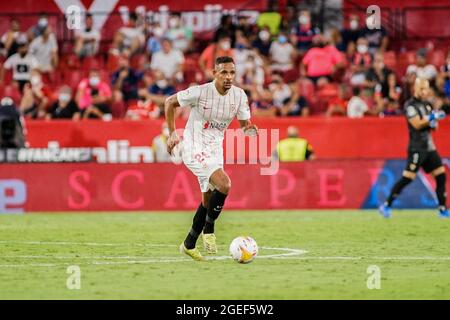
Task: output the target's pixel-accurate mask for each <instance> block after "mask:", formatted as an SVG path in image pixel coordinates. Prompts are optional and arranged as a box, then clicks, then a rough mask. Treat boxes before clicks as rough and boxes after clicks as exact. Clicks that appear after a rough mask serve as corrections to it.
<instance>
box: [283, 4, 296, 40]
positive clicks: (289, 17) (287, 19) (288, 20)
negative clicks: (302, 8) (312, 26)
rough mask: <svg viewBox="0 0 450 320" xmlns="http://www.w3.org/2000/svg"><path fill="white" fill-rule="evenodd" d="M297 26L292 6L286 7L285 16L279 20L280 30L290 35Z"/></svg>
mask: <svg viewBox="0 0 450 320" xmlns="http://www.w3.org/2000/svg"><path fill="white" fill-rule="evenodd" d="M297 25H298V17H297V11H296V10H295V8H294V7H292V6H287V7H286V14H285V15H284V16H283V19H282V20H281V26H280V29H281V31H282V32H283V33H286V34H290V33H291V30H293V29H295V28H296V27H297Z"/></svg>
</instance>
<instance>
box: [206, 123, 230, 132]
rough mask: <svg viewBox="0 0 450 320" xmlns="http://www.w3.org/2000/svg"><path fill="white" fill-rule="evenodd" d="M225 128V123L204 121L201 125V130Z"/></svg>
mask: <svg viewBox="0 0 450 320" xmlns="http://www.w3.org/2000/svg"><path fill="white" fill-rule="evenodd" d="M226 128H227V123H226V122H216V121H206V122H205V124H204V125H203V129H218V130H225V129H226Z"/></svg>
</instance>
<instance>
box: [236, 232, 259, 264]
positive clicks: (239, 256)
mask: <svg viewBox="0 0 450 320" xmlns="http://www.w3.org/2000/svg"><path fill="white" fill-rule="evenodd" d="M230 254H231V257H232V258H233V259H234V260H235V261H237V262H239V263H249V262H252V261H253V259H255V257H256V256H257V255H258V245H257V244H256V241H255V239H253V238H252V237H248V236H246V237H244V236H241V237H237V238H236V239H234V240H233V241H232V242H231V244H230Z"/></svg>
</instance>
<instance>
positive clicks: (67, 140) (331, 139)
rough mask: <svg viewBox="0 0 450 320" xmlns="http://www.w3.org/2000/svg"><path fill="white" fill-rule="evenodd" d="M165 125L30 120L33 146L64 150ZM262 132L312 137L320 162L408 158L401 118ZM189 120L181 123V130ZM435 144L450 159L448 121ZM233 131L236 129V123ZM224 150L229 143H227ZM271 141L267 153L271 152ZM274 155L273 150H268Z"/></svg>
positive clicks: (141, 140)
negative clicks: (55, 145) (53, 144)
mask: <svg viewBox="0 0 450 320" xmlns="http://www.w3.org/2000/svg"><path fill="white" fill-rule="evenodd" d="M161 121H162V120H155V121H126V120H115V121H111V122H101V121H95V120H93V121H81V122H73V121H52V122H49V121H28V122H27V123H26V126H27V130H28V136H27V140H28V142H29V143H30V147H35V148H36V147H47V146H48V143H49V141H57V142H58V143H59V145H60V147H107V143H108V141H120V140H125V141H128V144H129V146H150V145H151V142H152V139H153V137H155V136H156V135H158V134H159V133H160V130H161ZM253 121H254V122H255V123H256V124H257V125H258V127H259V128H260V129H265V130H267V132H268V134H269V135H270V133H271V131H273V130H278V131H279V136H280V139H282V138H284V137H286V129H287V127H288V126H290V125H294V126H297V127H298V128H299V131H300V135H301V136H302V137H305V138H306V139H308V141H309V142H310V143H311V145H312V146H313V148H314V150H315V153H316V155H317V157H318V158H319V159H336V158H339V159H342V158H345V159H355V158H356V159H375V158H376V159H396V158H397V159H398V158H405V157H406V148H407V143H408V131H407V128H406V121H405V119H404V118H403V117H391V118H364V119H348V118H325V117H311V118H270V119H264V118H259V119H258V118H255V119H253ZM184 124H185V122H184V121H183V120H180V121H179V122H178V123H177V127H178V128H183V127H184ZM439 125H440V127H439V130H437V132H436V133H434V140H435V142H436V145H437V148H438V150H439V152H440V153H441V155H442V156H444V157H450V139H449V138H448V137H449V136H450V120H448V119H446V120H444V121H441V122H440V124H439ZM230 128H238V123H237V121H234V122H233V123H232V125H231V126H230ZM225 146H226V144H225ZM274 148H275V146H274V145H271V143H270V139H268V140H267V150H273V149H274ZM269 153H270V152H269Z"/></svg>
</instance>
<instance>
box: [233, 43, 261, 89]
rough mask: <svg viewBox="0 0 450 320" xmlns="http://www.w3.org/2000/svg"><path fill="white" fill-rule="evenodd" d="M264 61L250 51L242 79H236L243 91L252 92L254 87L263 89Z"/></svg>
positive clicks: (254, 52)
mask: <svg viewBox="0 0 450 320" xmlns="http://www.w3.org/2000/svg"><path fill="white" fill-rule="evenodd" d="M263 64H264V62H263V60H262V59H261V57H260V56H259V55H258V53H257V52H256V51H255V50H254V51H250V53H249V54H248V55H247V59H246V61H245V64H244V66H243V68H242V73H241V76H240V77H236V82H237V83H238V84H239V85H240V86H241V87H242V89H244V90H246V91H248V92H250V91H251V90H252V88H254V87H257V86H259V87H262V86H263V85H264V81H265V71H264V67H263Z"/></svg>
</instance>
